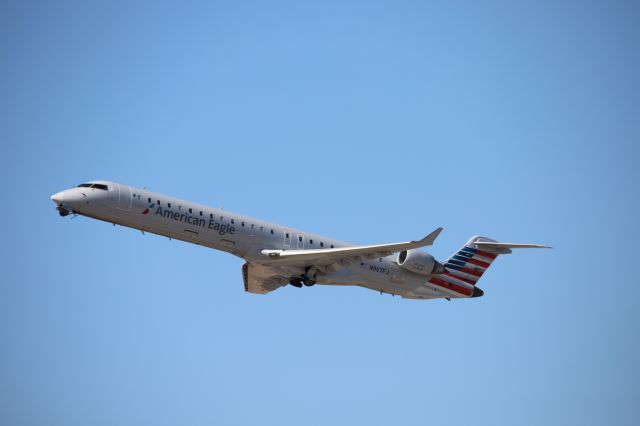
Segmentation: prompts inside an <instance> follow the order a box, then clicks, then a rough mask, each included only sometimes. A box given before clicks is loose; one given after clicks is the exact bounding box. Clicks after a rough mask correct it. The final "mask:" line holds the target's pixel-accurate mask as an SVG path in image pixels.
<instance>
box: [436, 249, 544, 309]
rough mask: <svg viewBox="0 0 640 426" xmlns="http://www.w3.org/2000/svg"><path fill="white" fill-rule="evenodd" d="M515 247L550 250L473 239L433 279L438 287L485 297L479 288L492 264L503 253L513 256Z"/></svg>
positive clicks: (448, 260) (467, 294) (471, 295)
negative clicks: (479, 283)
mask: <svg viewBox="0 0 640 426" xmlns="http://www.w3.org/2000/svg"><path fill="white" fill-rule="evenodd" d="M512 248H551V247H547V246H542V245H539V244H513V243H500V242H497V241H495V240H492V239H490V238H486V237H472V238H471V239H470V240H469V241H467V243H466V244H465V245H464V247H462V248H461V249H460V250H458V251H457V252H456V253H455V254H453V256H451V257H450V258H449V259H447V262H446V263H445V264H444V267H445V272H444V273H442V274H441V275H438V276H437V277H432V278H431V280H435V281H436V282H433V281H431V280H429V281H430V282H433V283H435V284H437V285H441V286H443V287H444V285H446V287H447V288H449V289H451V290H454V291H456V292H458V293H462V294H464V295H466V296H470V297H480V296H482V295H483V294H484V292H483V291H482V290H480V289H479V288H478V287H476V283H477V282H478V280H479V279H480V278H481V277H482V274H484V273H485V271H486V270H487V269H489V266H491V264H492V263H493V261H494V260H495V259H496V258H497V257H498V256H499V255H501V254H509V253H511V249H512Z"/></svg>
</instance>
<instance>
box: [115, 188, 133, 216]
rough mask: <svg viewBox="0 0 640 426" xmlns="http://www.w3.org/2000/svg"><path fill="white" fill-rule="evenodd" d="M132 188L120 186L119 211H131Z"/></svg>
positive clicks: (117, 204) (117, 205)
mask: <svg viewBox="0 0 640 426" xmlns="http://www.w3.org/2000/svg"><path fill="white" fill-rule="evenodd" d="M132 201H133V200H132V198H131V187H130V186H127V185H120V184H118V202H117V203H116V207H117V208H118V209H119V210H124V211H127V212H128V211H131V202H132Z"/></svg>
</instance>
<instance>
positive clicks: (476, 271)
mask: <svg viewBox="0 0 640 426" xmlns="http://www.w3.org/2000/svg"><path fill="white" fill-rule="evenodd" d="M478 243H480V244H478ZM482 243H497V241H494V240H492V239H489V238H485V237H472V238H471V239H470V240H469V241H467V243H466V244H465V245H464V246H463V247H462V248H461V249H460V250H458V251H457V252H456V253H454V254H453V256H451V257H450V258H449V259H447V262H446V263H445V264H444V266H445V269H446V271H445V272H444V274H443V275H444V277H443V278H444V279H446V280H447V281H452V282H453V283H454V284H459V283H458V282H456V281H462V282H463V283H466V284H470V285H472V286H475V285H476V283H477V282H478V280H479V279H480V277H482V274H484V273H485V271H486V270H487V269H489V266H491V263H493V261H494V260H495V259H496V257H498V255H500V254H507V253H511V250H510V249H509V248H503V247H500V248H496V247H493V246H487V247H483V246H482ZM479 247H482V249H480V248H479Z"/></svg>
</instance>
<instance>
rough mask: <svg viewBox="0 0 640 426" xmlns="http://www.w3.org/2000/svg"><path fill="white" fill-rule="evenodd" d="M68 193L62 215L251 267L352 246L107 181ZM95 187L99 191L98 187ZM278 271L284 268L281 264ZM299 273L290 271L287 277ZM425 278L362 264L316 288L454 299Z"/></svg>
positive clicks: (391, 263)
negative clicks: (279, 254) (278, 254)
mask: <svg viewBox="0 0 640 426" xmlns="http://www.w3.org/2000/svg"><path fill="white" fill-rule="evenodd" d="M88 185H89V184H85V186H84V187H76V188H71V189H68V190H66V191H63V192H60V193H58V194H55V195H54V196H52V199H53V201H54V202H56V204H57V205H58V206H59V207H58V208H59V210H61V213H66V212H72V213H77V214H80V215H83V216H87V217H91V218H95V219H99V220H103V221H106V222H111V223H114V224H118V225H122V226H127V227H130V228H135V229H139V230H141V231H145V232H151V233H154V234H158V235H163V236H166V237H169V238H173V239H177V240H182V241H186V242H189V243H193V244H199V245H202V246H205V247H210V248H213V249H216V250H222V251H225V252H228V253H231V254H233V255H235V256H238V257H241V258H243V259H245V260H247V261H249V262H253V263H255V264H262V263H267V261H268V259H266V258H265V255H264V254H263V253H262V251H263V250H265V249H279V250H297V249H307V250H308V249H322V248H325V249H329V248H339V247H350V246H351V244H348V243H345V242H341V241H338V240H334V239H332V238H328V237H325V236H322V235H318V234H314V233H310V232H305V231H300V230H297V229H293V228H289V227H286V226H281V225H276V224H273V223H269V222H265V221H262V220H259V219H254V218H251V217H248V216H243V215H240V214H237V213H232V212H229V211H227V210H223V209H220V208H214V207H208V206H204V205H201V204H196V203H192V202H189V201H185V200H181V199H178V198H174V197H171V196H167V195H163V194H159V193H155V192H151V191H148V190H146V189H139V188H133V187H130V186H128V185H123V184H118V183H115V182H111V181H93V182H91V185H94V186H95V187H91V186H88ZM97 186H103V187H106V189H104V188H99V187H97ZM281 267H282V268H285V269H286V268H287V265H286V262H283V264H282V266H281ZM302 272H303V271H302V270H301V269H300V267H299V266H292V267H291V269H290V273H291V276H295V275H299V274H300V273H302ZM425 281H426V280H425V278H424V277H421V276H420V275H418V274H414V273H412V272H409V271H406V270H404V269H403V268H402V267H400V266H399V265H398V264H397V262H396V256H388V257H382V258H376V259H368V260H364V259H363V260H361V261H357V262H355V263H352V264H350V265H346V266H345V267H343V268H340V269H339V270H337V271H334V272H326V271H325V272H324V273H322V274H320V276H319V277H318V283H319V284H333V285H358V286H362V287H366V288H369V289H372V290H375V291H380V292H384V293H389V294H398V295H403V296H404V297H411V296H410V295H409V293H410V292H411V291H413V290H415V289H417V288H421V295H422V296H421V297H420V298H431V297H434V298H437V297H457V295H456V294H455V293H452V294H448V293H446V292H445V293H443V292H442V290H439V289H437V288H434V289H433V295H430V294H429V293H428V290H429V288H430V287H427V288H425V285H426V284H425Z"/></svg>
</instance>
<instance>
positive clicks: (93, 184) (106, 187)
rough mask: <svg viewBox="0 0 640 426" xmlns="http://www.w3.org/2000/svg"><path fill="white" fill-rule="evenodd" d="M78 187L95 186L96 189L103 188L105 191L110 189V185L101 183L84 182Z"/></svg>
mask: <svg viewBox="0 0 640 426" xmlns="http://www.w3.org/2000/svg"><path fill="white" fill-rule="evenodd" d="M78 188H95V189H102V190H103V191H108V190H109V187H108V186H107V185H103V184H101V183H83V184H80V185H78Z"/></svg>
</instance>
